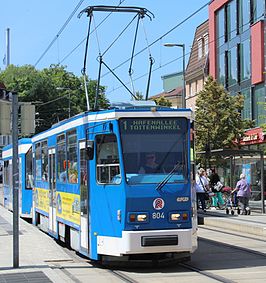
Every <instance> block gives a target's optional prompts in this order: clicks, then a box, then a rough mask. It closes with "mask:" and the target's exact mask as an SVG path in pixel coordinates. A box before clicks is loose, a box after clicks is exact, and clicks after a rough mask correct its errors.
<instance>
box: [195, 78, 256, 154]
mask: <svg viewBox="0 0 266 283" xmlns="http://www.w3.org/2000/svg"><path fill="white" fill-rule="evenodd" d="M243 102H244V99H243V96H242V95H241V94H237V95H235V96H231V95H229V93H228V92H226V91H225V89H224V88H223V86H222V85H219V84H218V83H217V82H216V81H215V80H213V79H212V77H209V78H208V79H207V81H206V83H205V86H204V89H203V90H202V91H200V92H199V95H198V98H197V101H196V117H195V120H196V149H197V151H204V150H209V149H219V148H236V147H237V146H238V143H237V141H239V139H240V137H241V136H242V135H243V133H244V130H245V129H246V128H249V127H252V126H253V122H252V121H250V120H242V119H241V111H242V109H243Z"/></svg>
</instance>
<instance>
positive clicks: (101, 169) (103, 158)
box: [96, 134, 121, 184]
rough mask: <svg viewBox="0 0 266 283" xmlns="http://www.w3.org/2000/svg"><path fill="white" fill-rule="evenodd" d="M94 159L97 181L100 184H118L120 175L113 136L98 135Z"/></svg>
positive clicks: (115, 141) (114, 137) (116, 147)
mask: <svg viewBox="0 0 266 283" xmlns="http://www.w3.org/2000/svg"><path fill="white" fill-rule="evenodd" d="M96 158H97V165H96V166H97V181H98V182H99V183H100V184H119V183H120V182H121V175H120V164H119V158H118V146H117V139H116V136H115V135H113V134H111V135H98V136H97V137H96Z"/></svg>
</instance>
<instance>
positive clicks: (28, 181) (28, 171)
mask: <svg viewBox="0 0 266 283" xmlns="http://www.w3.org/2000/svg"><path fill="white" fill-rule="evenodd" d="M32 173H33V168H32V149H31V148H30V149H29V151H28V152H27V153H26V188H27V189H32V188H33V174H32Z"/></svg>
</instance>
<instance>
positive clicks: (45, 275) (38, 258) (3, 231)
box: [0, 205, 72, 282]
mask: <svg viewBox="0 0 266 283" xmlns="http://www.w3.org/2000/svg"><path fill="white" fill-rule="evenodd" d="M12 221H13V219H12V213H10V212H9V211H7V210H6V209H5V208H4V207H3V206H1V205H0V282H9V280H13V281H11V282H70V281H69V278H66V277H65V276H64V274H63V273H62V274H59V273H58V272H55V270H53V269H52V268H51V267H52V266H51V265H49V263H51V262H57V261H72V259H71V257H70V256H68V255H67V254H66V253H65V252H64V251H63V249H62V248H61V247H60V246H58V245H57V244H56V242H55V241H54V240H53V239H52V238H50V237H49V236H48V235H46V234H44V233H42V232H41V231H40V230H38V229H37V228H36V227H34V226H33V225H31V224H29V223H27V222H25V221H23V220H20V221H19V224H20V235H19V246H20V247H19V266H20V267H19V268H16V269H14V268H13V235H12V233H13V232H12ZM5 280H6V281H5Z"/></svg>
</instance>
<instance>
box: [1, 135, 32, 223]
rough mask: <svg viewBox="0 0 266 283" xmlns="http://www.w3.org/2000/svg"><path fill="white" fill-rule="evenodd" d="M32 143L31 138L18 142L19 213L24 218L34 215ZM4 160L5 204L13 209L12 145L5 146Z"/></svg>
mask: <svg viewBox="0 0 266 283" xmlns="http://www.w3.org/2000/svg"><path fill="white" fill-rule="evenodd" d="M31 146H32V143H31V139H29V138H23V139H20V140H19V143H18V156H19V215H20V216H21V217H24V218H31V217H32V186H33V176H32V148H31ZM2 157H3V161H4V178H3V181H4V182H3V183H4V206H5V207H6V208H7V209H9V210H13V185H12V184H13V181H12V157H13V151H12V145H7V146H5V147H4V148H3V152H2Z"/></svg>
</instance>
